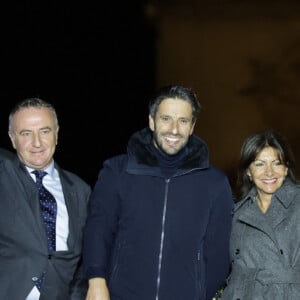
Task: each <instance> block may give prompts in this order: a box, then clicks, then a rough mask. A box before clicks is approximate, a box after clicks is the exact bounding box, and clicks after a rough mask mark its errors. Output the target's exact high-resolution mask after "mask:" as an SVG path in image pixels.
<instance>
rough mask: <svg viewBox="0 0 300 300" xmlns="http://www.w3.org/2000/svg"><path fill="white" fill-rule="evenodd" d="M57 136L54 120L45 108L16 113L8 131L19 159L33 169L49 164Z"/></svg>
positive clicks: (34, 108) (24, 109) (25, 109)
mask: <svg viewBox="0 0 300 300" xmlns="http://www.w3.org/2000/svg"><path fill="white" fill-rule="evenodd" d="M57 134H58V128H57V125H56V123H55V118H54V116H53V114H52V112H51V111H50V110H49V109H48V108H45V107H38V108H37V107H29V108H23V109H21V110H19V111H17V112H16V113H15V114H14V116H13V119H12V128H11V130H10V131H9V137H10V139H11V142H12V145H13V147H14V148H15V149H16V151H17V154H18V157H19V159H20V160H21V161H22V162H23V163H24V164H25V165H27V166H28V167H31V168H33V169H45V168H46V167H47V166H48V165H49V164H50V162H51V160H52V157H53V154H54V152H55V148H56V144H57Z"/></svg>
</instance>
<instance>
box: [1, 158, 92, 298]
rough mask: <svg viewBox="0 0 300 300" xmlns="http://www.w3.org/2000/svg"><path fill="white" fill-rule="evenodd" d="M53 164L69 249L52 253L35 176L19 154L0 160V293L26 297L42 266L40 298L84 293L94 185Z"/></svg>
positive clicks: (9, 296) (77, 295) (7, 296)
mask: <svg viewBox="0 0 300 300" xmlns="http://www.w3.org/2000/svg"><path fill="white" fill-rule="evenodd" d="M55 168H56V169H57V170H58V172H59V175H60V179H61V183H62V187H63V192H64V197H65V201H66V205H67V209H68V214H69V237H68V249H69V250H68V251H56V252H54V253H53V255H51V256H50V255H49V254H48V248H47V239H46V234H45V229H44V225H43V221H42V219H41V214H40V208H39V197H38V191H37V188H36V186H35V183H34V181H33V180H32V178H31V177H30V175H29V174H28V171H27V170H26V169H25V168H24V166H23V165H22V164H21V163H20V161H19V160H18V158H17V157H15V159H13V160H9V159H6V160H3V161H0V299H10V300H22V299H25V297H26V296H27V295H28V294H29V292H30V291H31V289H32V288H33V287H34V285H35V281H36V278H37V277H39V276H40V275H41V274H42V272H43V271H44V270H46V279H45V281H44V284H43V288H42V290H41V297H40V300H68V299H72V300H73V299H76V300H83V299H85V295H86V282H85V281H83V280H82V279H81V277H80V265H81V252H82V229H83V226H84V224H85V220H86V214H87V204H88V199H89V196H90V186H89V185H88V184H87V183H85V182H84V181H83V180H82V179H80V178H79V177H78V176H77V175H75V174H73V173H70V172H68V171H65V170H63V169H61V168H59V166H58V165H55Z"/></svg>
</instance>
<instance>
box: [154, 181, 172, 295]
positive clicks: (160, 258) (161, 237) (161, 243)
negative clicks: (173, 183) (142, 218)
mask: <svg viewBox="0 0 300 300" xmlns="http://www.w3.org/2000/svg"><path fill="white" fill-rule="evenodd" d="M169 182H170V179H167V180H166V187H165V197H164V208H163V214H162V220H161V223H162V226H161V235H160V248H159V257H158V270H157V280H156V296H155V300H159V287H160V274H161V262H162V255H163V247H164V238H165V222H166V211H167V203H168V190H169Z"/></svg>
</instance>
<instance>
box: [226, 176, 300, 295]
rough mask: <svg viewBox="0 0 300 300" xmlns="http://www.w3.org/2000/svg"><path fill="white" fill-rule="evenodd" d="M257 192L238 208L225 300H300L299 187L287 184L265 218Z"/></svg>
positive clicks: (275, 195) (238, 204) (243, 201)
mask: <svg viewBox="0 0 300 300" xmlns="http://www.w3.org/2000/svg"><path fill="white" fill-rule="evenodd" d="M255 198H256V191H255V189H253V190H251V191H250V193H249V195H248V196H247V197H246V198H245V199H244V200H242V201H241V202H239V203H237V204H236V207H235V210H234V218H233V225H232V233H231V241H230V255H231V259H232V273H231V275H230V278H229V282H228V286H227V287H226V289H225V290H224V293H223V296H222V299H224V300H238V299H240V300H250V299H251V300H252V299H253V300H254V299H255V300H260V299H261V300H262V299H264V300H266V299H267V300H297V299H300V186H297V185H295V184H293V183H292V182H290V181H289V180H286V182H285V183H284V185H283V186H282V187H281V188H280V189H279V190H278V191H277V192H276V193H275V194H274V195H273V197H272V203H271V205H270V207H269V209H268V211H267V212H266V213H265V214H264V213H262V211H261V210H260V209H259V207H258V205H257V202H256V200H255Z"/></svg>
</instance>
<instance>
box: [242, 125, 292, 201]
mask: <svg viewBox="0 0 300 300" xmlns="http://www.w3.org/2000/svg"><path fill="white" fill-rule="evenodd" d="M265 147H272V148H274V149H275V150H276V151H277V154H278V158H279V159H280V161H281V163H282V164H284V165H285V166H286V167H288V173H287V176H286V177H287V178H289V179H290V180H291V181H293V182H294V183H296V182H297V180H296V177H295V159H294V155H293V152H292V150H291V148H290V146H289V144H288V143H287V141H286V140H285V139H284V137H283V136H281V135H280V134H279V133H277V132H274V131H272V130H268V131H264V132H259V133H255V134H253V135H251V136H249V137H248V138H247V139H246V140H245V141H244V143H243V145H242V148H241V152H240V160H239V167H238V176H237V188H238V189H237V190H238V199H239V200H240V199H241V198H243V197H244V196H246V195H247V193H248V192H249V191H250V189H251V188H252V187H253V185H254V183H253V182H252V181H251V180H250V179H249V176H248V175H247V170H248V168H249V166H250V164H251V163H252V162H253V161H254V160H255V158H256V157H257V155H258V154H259V153H260V152H261V151H262V150H263V149H264V148H265Z"/></svg>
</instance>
